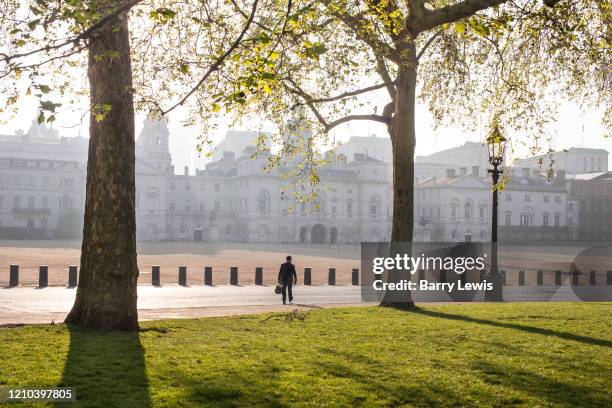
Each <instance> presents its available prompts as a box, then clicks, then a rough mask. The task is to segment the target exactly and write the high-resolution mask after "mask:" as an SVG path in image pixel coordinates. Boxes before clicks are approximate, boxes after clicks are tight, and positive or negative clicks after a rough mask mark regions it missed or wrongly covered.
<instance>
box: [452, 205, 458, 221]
mask: <svg viewBox="0 0 612 408" xmlns="http://www.w3.org/2000/svg"><path fill="white" fill-rule="evenodd" d="M451 219H452V220H453V221H455V220H456V219H457V206H456V205H453V204H451Z"/></svg>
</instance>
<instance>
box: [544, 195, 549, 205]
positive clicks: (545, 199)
mask: <svg viewBox="0 0 612 408" xmlns="http://www.w3.org/2000/svg"><path fill="white" fill-rule="evenodd" d="M544 202H545V203H547V202H549V199H548V194H546V195H544Z"/></svg>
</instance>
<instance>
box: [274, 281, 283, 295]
mask: <svg viewBox="0 0 612 408" xmlns="http://www.w3.org/2000/svg"><path fill="white" fill-rule="evenodd" d="M274 293H276V294H277V295H280V294H281V293H283V288H282V286H281V285H280V283H277V284H276V287H275V288H274Z"/></svg>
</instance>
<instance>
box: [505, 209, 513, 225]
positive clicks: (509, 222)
mask: <svg viewBox="0 0 612 408" xmlns="http://www.w3.org/2000/svg"><path fill="white" fill-rule="evenodd" d="M506 225H512V213H511V212H507V213H506Z"/></svg>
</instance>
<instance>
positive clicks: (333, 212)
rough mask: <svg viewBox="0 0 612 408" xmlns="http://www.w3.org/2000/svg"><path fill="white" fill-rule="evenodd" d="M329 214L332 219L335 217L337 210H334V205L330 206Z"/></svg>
mask: <svg viewBox="0 0 612 408" xmlns="http://www.w3.org/2000/svg"><path fill="white" fill-rule="evenodd" d="M331 213H332V216H334V217H335V216H336V213H337V210H336V206H335V205H332V208H331Z"/></svg>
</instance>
